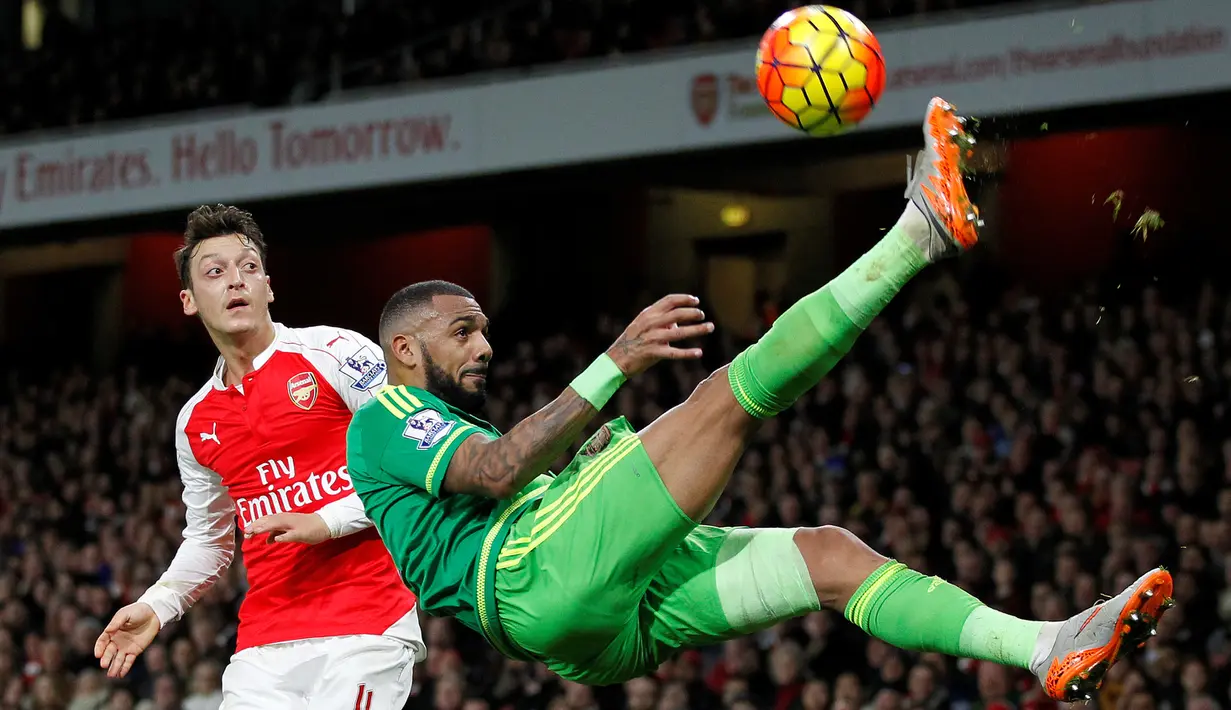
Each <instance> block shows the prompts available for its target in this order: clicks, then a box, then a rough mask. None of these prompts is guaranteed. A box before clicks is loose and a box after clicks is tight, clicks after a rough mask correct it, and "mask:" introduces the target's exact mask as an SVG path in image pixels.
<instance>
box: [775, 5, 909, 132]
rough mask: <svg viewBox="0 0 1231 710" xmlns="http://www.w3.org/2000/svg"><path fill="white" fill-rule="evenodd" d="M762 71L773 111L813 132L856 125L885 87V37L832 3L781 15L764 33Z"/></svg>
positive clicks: (799, 127)
mask: <svg viewBox="0 0 1231 710" xmlns="http://www.w3.org/2000/svg"><path fill="white" fill-rule="evenodd" d="M756 75H757V89H758V90H760V92H761V96H762V97H764V99H765V103H766V104H768V105H769V110H770V111H772V112H773V113H774V115H775V116H777V117H778V118H779V119H781V120H782V122H783V123H785V124H787V125H788V126H792V127H794V128H798V129H799V130H801V131H803V132H805V133H807V134H808V135H812V136H833V135H837V134H839V133H842V132H843V131H847V130H849V129H851V128H854V127H855V126H856V125H857V124H858V123H859V122H860V121H862V120H863V119H864V118H865V117H866V116H867V115H868V114H869V113H871V111H872V107H874V106H875V105H876V102H877V101H878V100H880V97H881V93H882V92H883V91H884V90H885V60H884V58H883V57H882V56H881V46H880V42H877V41H876V37H875V36H874V35H873V34H872V32H871V30H869V29H868V28H867V26H866V25H864V24H863V22H861V21H860V20H859V18H857V17H855V16H854V15H852V14H851V13H849V12H847V11H846V10H841V9H838V8H836V7H829V6H828V5H809V6H807V7H800V8H796V9H794V10H791V11H789V12H786V13H784V14H783V15H782V16H781V17H779V18H778V19H777V21H775V22H774V24H773V25H771V26H770V28H769V29H768V30H767V31H766V32H765V35H764V36H762V37H761V45H760V46H759V47H758V48H757V59H756Z"/></svg>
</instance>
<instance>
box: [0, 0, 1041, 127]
mask: <svg viewBox="0 0 1231 710" xmlns="http://www.w3.org/2000/svg"><path fill="white" fill-rule="evenodd" d="M1022 1H1023V0H839V1H837V2H835V3H834V4H836V5H839V6H847V7H848V8H849V9H851V10H852V11H854V12H855V13H856V14H857V15H858V16H860V17H862V18H865V19H868V20H879V19H886V18H896V17H904V16H907V15H912V14H920V13H928V12H934V11H941V10H949V9H955V8H962V7H969V6H975V5H987V4H995V3H1002V2H1022ZM798 4H799V3H795V2H791V1H790V0H752V1H742V0H670V1H664V0H570V1H569V2H559V1H555V2H553V0H472V1H471V2H467V3H455V2H442V1H440V0H436V1H433V2H424V1H422V0H421V1H418V2H413V3H407V2H396V1H394V0H366V1H364V0H358V1H357V2H354V3H346V2H343V1H342V0H287V1H285V2H280V1H274V0H263V1H261V2H252V3H249V5H250V7H248V8H246V9H245V11H243V12H232V11H230V10H229V7H230V6H229V5H228V4H226V3H214V2H204V1H200V0H197V1H195V2H183V3H176V4H175V5H174V6H175V7H176V12H175V14H174V15H173V16H169V17H165V16H160V15H158V14H157V13H151V14H150V15H149V16H148V17H146V18H144V19H142V20H139V21H130V22H124V23H118V22H117V23H110V24H108V23H103V22H101V21H99V22H97V23H96V26H95V27H94V28H93V29H87V28H85V27H83V26H82V25H80V24H79V23H77V22H74V21H72V20H70V19H69V18H68V17H66V16H65V15H63V14H62V13H61V12H60V11H59V10H58V9H57V6H58V3H52V2H48V3H44V5H45V6H46V7H47V17H46V21H45V24H44V30H43V33H42V37H43V41H42V46H41V47H40V48H39V49H37V50H26V49H23V48H22V47H20V46H11V47H8V48H7V51H0V95H3V96H4V97H5V106H4V107H2V108H0V134H4V133H7V134H13V133H21V132H24V131H35V130H41V129H51V128H59V127H74V126H80V125H84V124H91V123H99V122H103V121H110V120H117V119H132V118H137V117H145V116H151V115H156V114H165V113H173V112H180V111H189V110H196V109H204V108H212V107H217V106H226V105H239V104H247V105H253V106H260V107H269V106H277V105H283V104H288V103H303V102H310V101H315V100H318V99H320V98H322V97H324V96H325V95H327V94H329V93H330V92H332V91H335V90H343V89H352V88H356V87H363V86H377V85H385V84H393V83H403V82H409V81H415V80H419V79H424V78H439V77H446V76H457V75H460V74H465V73H469V72H474V71H482V70H489V69H502V68H510V67H526V66H531V65H538V64H545V63H550V62H560V61H566V60H570V59H580V58H586V57H606V56H613V55H619V54H628V53H632V52H639V51H644V50H649V49H657V48H663V47H673V46H678V45H683V44H688V43H699V42H708V41H714V40H720V39H729V38H734V37H748V36H754V35H757V34H759V33H761V32H763V31H764V30H765V28H766V27H768V26H769V24H770V22H772V21H773V19H774V18H775V17H777V16H778V15H779V14H780V13H781V12H782V11H784V10H786V9H789V8H790V7H794V6H795V5H798ZM350 5H353V6H354V8H353V9H354V11H353V12H348V11H347V10H348V6H350ZM185 37H192V38H193V41H191V42H185V41H184V38H185Z"/></svg>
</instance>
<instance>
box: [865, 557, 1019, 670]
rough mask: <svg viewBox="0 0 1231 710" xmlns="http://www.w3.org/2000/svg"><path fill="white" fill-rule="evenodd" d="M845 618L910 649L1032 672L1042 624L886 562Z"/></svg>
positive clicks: (885, 640) (875, 634)
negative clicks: (993, 606) (1024, 618)
mask: <svg viewBox="0 0 1231 710" xmlns="http://www.w3.org/2000/svg"><path fill="white" fill-rule="evenodd" d="M845 614H846V618H847V619H848V620H850V622H851V623H853V624H855V625H856V626H858V627H859V628H861V629H863V630H864V631H865V632H867V633H868V634H869V635H870V636H875V637H876V638H878V639H880V640H882V641H884V642H885V643H889V644H892V645H894V646H897V647H898V648H903V649H906V650H908V651H939V652H941V653H946V654H948V655H950V656H958V657H960V658H974V659H977V660H981V661H994V662H996V663H1000V664H1003V665H1006V666H1014V667H1017V668H1025V669H1027V670H1030V668H1031V663H1032V661H1033V656H1034V653H1035V646H1036V642H1037V641H1038V639H1039V632H1041V631H1042V630H1043V622H1041V621H1024V620H1022V619H1018V618H1016V617H1013V616H1009V615H1008V614H1002V613H1001V612H998V611H996V610H995V609H989V608H988V607H986V606H984V605H983V603H982V602H980V601H979V600H978V599H975V598H974V597H972V596H970V595H969V594H967V593H966V592H964V591H962V590H961V589H958V588H957V587H955V586H953V585H952V584H949V583H947V582H945V581H944V580H942V579H941V578H940V577H924V576H923V575H922V574H919V573H918V572H915V571H914V570H912V569H909V568H908V567H907V566H906V565H904V564H902V563H900V562H897V561H894V560H890V561H888V562H886V563H885V564H884V565H881V567H880V568H878V569H877V570H876V571H875V572H873V573H872V574H871V575H870V576H869V577H868V578H867V579H866V580H864V582H863V584H861V585H860V586H859V589H857V590H856V591H855V594H854V595H852V596H851V600H850V602H849V603H848V604H847V605H846V611H845Z"/></svg>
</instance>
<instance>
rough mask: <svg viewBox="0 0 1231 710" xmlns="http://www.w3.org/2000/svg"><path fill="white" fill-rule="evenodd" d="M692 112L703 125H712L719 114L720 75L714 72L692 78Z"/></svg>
mask: <svg viewBox="0 0 1231 710" xmlns="http://www.w3.org/2000/svg"><path fill="white" fill-rule="evenodd" d="M692 114H693V115H694V116H696V117H697V123H700V124H701V125H702V126H708V125H710V122H711V121H713V120H714V116H716V115H718V77H717V76H715V75H714V74H698V75H697V76H694V77H693V78H692Z"/></svg>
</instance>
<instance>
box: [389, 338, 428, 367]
mask: <svg viewBox="0 0 1231 710" xmlns="http://www.w3.org/2000/svg"><path fill="white" fill-rule="evenodd" d="M389 349H390V350H391V351H392V352H393V357H395V358H397V361H398V362H400V363H402V364H403V365H405V366H406V367H407V368H409V369H412V370H413V369H414V368H416V367H418V366H419V361H420V360H422V358H423V353H421V352H419V341H418V339H416V338H408V337H406V336H405V335H404V334H402V333H398V334H397V335H394V336H393V339H392V340H391V341H390V342H389Z"/></svg>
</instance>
